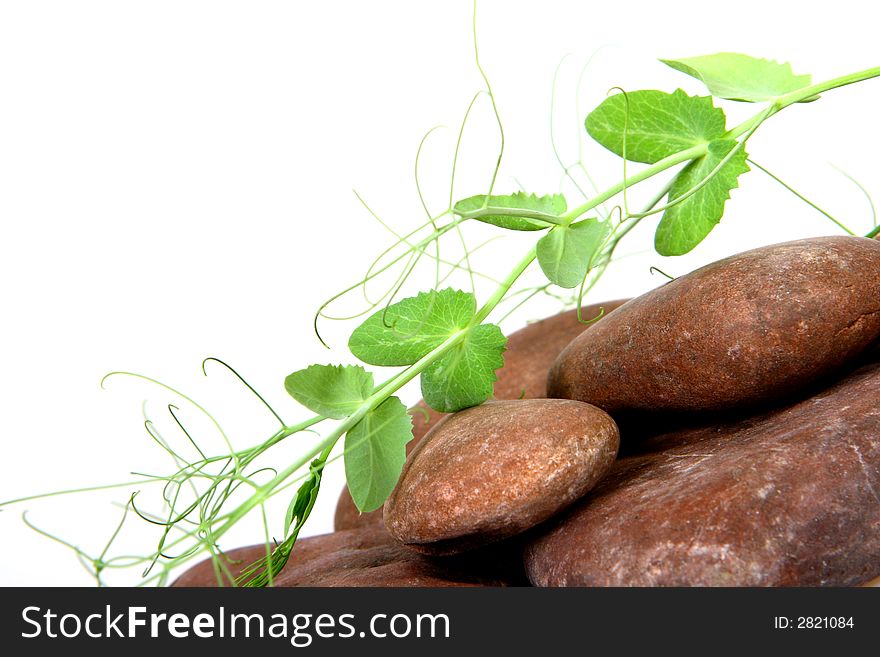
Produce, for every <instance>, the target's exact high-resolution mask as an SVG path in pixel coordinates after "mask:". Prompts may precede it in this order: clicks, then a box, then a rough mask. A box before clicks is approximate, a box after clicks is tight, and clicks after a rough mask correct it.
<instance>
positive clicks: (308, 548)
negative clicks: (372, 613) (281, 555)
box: [174, 527, 527, 587]
mask: <svg viewBox="0 0 880 657" xmlns="http://www.w3.org/2000/svg"><path fill="white" fill-rule="evenodd" d="M265 554H266V548H265V546H264V545H254V546H251V547H246V548H240V549H237V550H232V551H231V552H229V553H227V555H226V556H227V559H228V560H229V561H228V562H227V566H228V568H229V571H230V572H232V573H234V574H236V575H237V574H238V573H239V572H240V571H241V569H242V568H243V567H244V566H246V565H248V564H250V563H253V562H254V561H256V560H257V559H259V558H260V557H262V556H264V555H265ZM518 557H519V555H518V553H515V552H504V553H497V552H492V553H485V554H482V553H481V554H477V555H467V556H466V557H456V558H451V559H450V558H445V559H432V558H430V557H426V556H423V555H420V554H416V553H415V552H413V551H411V550H408V549H407V548H405V547H403V546H401V545H400V544H399V543H397V542H395V541H394V540H393V539H392V538H391V537H390V536H389V535H388V532H386V531H385V530H384V529H382V528H380V527H367V528H360V529H351V530H347V531H341V532H335V533H333V534H324V535H323V536H314V537H311V538H304V539H302V540H300V541H299V542H297V544H296V547H295V548H294V552H293V554H292V555H291V558H290V561H288V563H287V565H286V566H285V567H284V569H283V570H282V571H281V573H280V574H279V575H278V577H277V578H276V579H275V586H277V587H296V586H322V587H339V586H357V587H361V586H373V587H387V586H406V587H410V586H430V587H451V586H518V585H523V584H527V581H526V580H525V577H524V575H523V573H522V565H521V561H520V560H519V558H518ZM223 585H226V586H228V585H229V579H228V577H224V578H223ZM174 586H183V587H197V586H201V587H206V586H218V581H217V577H216V575H215V571H214V567H213V565H212V564H211V562H210V560H206V561H202V562H201V563H199V564H197V565H195V566H193V567H192V568H191V569H189V570H188V571H186V572H185V573H184V574H183V575H181V576H180V577H179V578H178V579H177V581H176V582H175V583H174Z"/></svg>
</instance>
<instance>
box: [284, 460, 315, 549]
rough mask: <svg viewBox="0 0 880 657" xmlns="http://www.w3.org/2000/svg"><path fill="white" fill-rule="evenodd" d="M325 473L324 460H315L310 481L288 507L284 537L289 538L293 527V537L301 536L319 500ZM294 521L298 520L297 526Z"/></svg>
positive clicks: (302, 487) (298, 491)
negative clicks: (301, 530)
mask: <svg viewBox="0 0 880 657" xmlns="http://www.w3.org/2000/svg"><path fill="white" fill-rule="evenodd" d="M323 473H324V460H323V459H315V460H314V461H312V464H311V465H310V466H309V477H308V479H306V480H305V481H304V482H303V483H302V485H301V486H300V487H299V490H297V491H296V497H294V498H293V499H292V500H291V501H290V506H288V507H287V514H286V515H285V517H284V536H287V534H288V532H289V531H290V526H291V525H293V536H294V537H296V536H297V535H298V534H299V530H300V529H302V526H303V525H304V524H305V521H306V519H307V518H308V517H309V514H311V512H312V508H313V507H314V506H315V500H316V499H318V491H319V490H320V489H321V478H322V476H323ZM294 520H296V524H294V522H293V521H294ZM294 540H295V538H294Z"/></svg>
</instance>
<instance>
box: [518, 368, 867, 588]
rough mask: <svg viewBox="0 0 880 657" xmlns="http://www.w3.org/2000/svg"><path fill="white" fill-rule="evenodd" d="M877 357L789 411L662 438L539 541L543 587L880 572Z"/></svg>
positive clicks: (844, 577) (620, 466) (834, 577)
mask: <svg viewBox="0 0 880 657" xmlns="http://www.w3.org/2000/svg"><path fill="white" fill-rule="evenodd" d="M878 400H880V363H874V364H870V365H866V366H864V367H862V368H861V369H859V370H858V371H856V372H854V373H852V374H850V375H849V376H848V377H846V378H845V379H844V380H842V381H841V382H839V383H838V384H836V385H834V386H832V387H831V388H829V389H827V390H825V391H823V392H820V393H818V394H815V395H814V396H812V397H809V398H807V399H806V400H804V401H800V402H798V403H794V404H792V405H790V406H789V407H787V408H783V409H781V410H774V411H769V412H766V413H764V414H762V415H759V416H755V417H752V418H749V419H745V420H740V421H738V422H732V423H730V424H727V425H722V426H710V427H705V428H696V429H688V430H683V431H677V432H673V433H670V434H667V435H661V436H658V437H656V438H655V439H654V440H653V441H651V444H650V446H649V447H650V448H651V449H654V450H660V451H655V452H648V453H643V454H640V455H633V456H629V457H626V458H623V459H621V460H619V461H618V462H617V463H616V464H615V466H614V467H613V468H612V470H611V472H610V473H609V475H608V476H607V477H606V478H605V479H604V480H603V481H602V482H601V483H600V484H599V485H598V486H597V487H596V488H595V489H594V490H593V491H592V492H591V493H590V494H589V495H587V496H586V497H585V498H584V499H583V500H582V501H581V502H579V503H578V504H577V505H575V506H574V507H573V508H572V510H571V511H570V512H569V513H567V514H565V515H564V516H563V517H561V518H560V519H558V520H554V521H553V522H552V523H551V524H550V525H548V526H547V527H546V528H542V531H541V534H540V535H537V536H536V537H534V538H533V540H532V542H531V543H530V544H529V545H528V546H527V548H526V551H525V563H526V569H527V572H528V574H529V577H530V579H531V581H532V583H534V584H536V585H539V586H618V585H623V586H695V585H736V586H740V585H743V586H815V585H854V584H860V583H863V582H866V581H868V580H870V579H871V578H872V577H876V576H878V575H880V405H878Z"/></svg>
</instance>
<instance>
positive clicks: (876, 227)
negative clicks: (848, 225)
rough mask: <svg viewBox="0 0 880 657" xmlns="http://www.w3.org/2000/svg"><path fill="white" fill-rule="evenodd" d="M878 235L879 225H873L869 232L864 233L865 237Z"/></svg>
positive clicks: (879, 231)
mask: <svg viewBox="0 0 880 657" xmlns="http://www.w3.org/2000/svg"><path fill="white" fill-rule="evenodd" d="M878 235H880V226H874V229H873V230H872V231H871V232H870V233H868V234H867V235H865V237H869V238H871V239H874V238H875V237H877V236H878Z"/></svg>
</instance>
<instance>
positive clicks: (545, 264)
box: [537, 219, 611, 288]
mask: <svg viewBox="0 0 880 657" xmlns="http://www.w3.org/2000/svg"><path fill="white" fill-rule="evenodd" d="M610 230H611V224H610V223H609V222H607V221H603V222H600V221H599V220H598V219H587V220H585V221H581V222H578V223H576V224H573V225H571V226H556V227H555V228H553V230H551V231H550V232H549V233H547V234H546V235H544V237H542V238H541V239H540V240H539V241H538V246H537V253H538V263H539V264H540V265H541V269H542V270H543V271H544V274H545V275H546V276H547V278H549V279H550V282H551V283H555V284H556V285H558V286H559V287H564V288H572V287H577V286H578V285H580V284H581V282H582V281H583V280H584V277H585V276H586V275H587V271H589V269H590V267H591V266H592V261H593V257H594V256H595V255H596V252H597V251H598V249H599V247H600V246H602V243H603V242H604V241H605V238H606V237H608V233H609V232H610Z"/></svg>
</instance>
